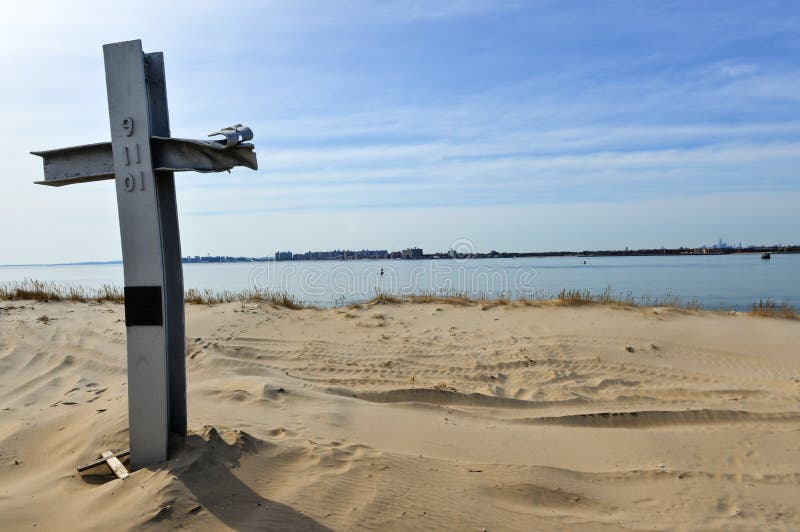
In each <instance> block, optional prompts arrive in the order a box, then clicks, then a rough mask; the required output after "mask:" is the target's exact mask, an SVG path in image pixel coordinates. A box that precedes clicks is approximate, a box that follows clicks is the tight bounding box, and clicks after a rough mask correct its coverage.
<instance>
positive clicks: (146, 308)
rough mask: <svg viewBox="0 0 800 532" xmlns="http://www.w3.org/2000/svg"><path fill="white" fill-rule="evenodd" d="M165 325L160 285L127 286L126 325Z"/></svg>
mask: <svg viewBox="0 0 800 532" xmlns="http://www.w3.org/2000/svg"><path fill="white" fill-rule="evenodd" d="M137 325H164V313H163V310H162V307H161V287H160V286H126V287H125V326H126V327H136V326H137Z"/></svg>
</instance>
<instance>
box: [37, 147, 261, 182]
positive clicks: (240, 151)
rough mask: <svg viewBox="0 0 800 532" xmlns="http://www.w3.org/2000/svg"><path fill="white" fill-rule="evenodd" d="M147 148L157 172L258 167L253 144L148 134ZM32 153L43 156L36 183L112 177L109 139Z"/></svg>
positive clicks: (99, 179)
mask: <svg viewBox="0 0 800 532" xmlns="http://www.w3.org/2000/svg"><path fill="white" fill-rule="evenodd" d="M150 149H151V151H152V157H153V167H154V170H155V171H156V172H162V171H163V172H223V171H226V170H230V169H232V168H234V167H236V166H244V167H247V168H251V169H253V170H257V169H258V161H257V160H256V154H255V152H254V151H253V145H252V144H244V143H240V144H238V145H236V146H234V147H230V148H229V147H226V145H225V143H224V142H221V141H213V140H212V141H207V140H192V139H176V138H166V137H151V139H150ZM31 153H32V154H33V155H38V156H39V157H41V158H42V159H44V161H43V162H44V181H35V183H36V184H38V185H49V186H54V187H60V186H64V185H73V184H76V183H88V182H90V181H102V180H104V179H114V158H113V155H112V151H111V143H110V142H100V143H97V144H86V145H84V146H75V147H72V148H61V149H57V150H47V151H34V152H31ZM131 156H132V157H133V156H135V155H134V154H131Z"/></svg>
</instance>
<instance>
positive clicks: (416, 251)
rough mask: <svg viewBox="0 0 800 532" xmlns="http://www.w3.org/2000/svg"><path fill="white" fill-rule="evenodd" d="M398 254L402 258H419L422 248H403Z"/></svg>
mask: <svg viewBox="0 0 800 532" xmlns="http://www.w3.org/2000/svg"><path fill="white" fill-rule="evenodd" d="M400 256H401V257H402V258H404V259H421V258H422V249H421V248H408V249H404V250H403V251H401V252H400Z"/></svg>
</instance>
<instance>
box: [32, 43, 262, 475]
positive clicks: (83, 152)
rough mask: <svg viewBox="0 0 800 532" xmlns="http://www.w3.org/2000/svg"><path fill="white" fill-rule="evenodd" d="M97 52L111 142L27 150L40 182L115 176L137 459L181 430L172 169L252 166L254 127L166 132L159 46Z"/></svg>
mask: <svg viewBox="0 0 800 532" xmlns="http://www.w3.org/2000/svg"><path fill="white" fill-rule="evenodd" d="M103 55H104V59H105V69H106V88H107V93H108V111H109V121H110V125H111V142H110V143H99V144H88V145H85V146H77V147H73V148H64V149H59V150H49V151H41V152H32V153H33V154H34V155H38V156H40V157H42V158H43V159H44V161H43V162H44V174H45V180H44V181H37V183H39V184H44V185H50V186H63V185H69V184H73V183H84V182H89V181H99V180H104V179H114V180H115V185H116V192H117V208H118V213H119V222H120V223H119V225H120V236H121V240H122V261H123V271H124V279H125V319H126V327H127V344H128V350H127V351H128V381H127V385H128V417H129V427H130V445H131V451H130V456H131V467H132V469H137V468H140V467H144V466H147V465H150V464H153V463H157V462H161V461H164V460H165V459H166V458H167V437H168V432H170V431H171V432H175V433H178V434H181V435H185V434H186V417H187V416H186V366H185V363H186V361H185V356H184V349H185V348H184V340H185V338H184V317H183V271H182V266H181V248H180V231H179V227H178V212H177V202H176V200H175V179H174V175H173V172H180V171H194V172H220V171H223V170H230V169H232V168H233V167H236V166H245V167H247V168H252V169H254V170H255V169H257V168H258V163H257V160H256V155H255V153H254V151H253V145H252V144H247V143H246V142H245V141H248V140H251V139H252V138H253V132H252V131H251V130H250V128H248V127H246V126H242V125H241V124H239V125H236V126H232V127H229V128H224V129H223V130H220V131H219V132H216V133H212V135H210V136H213V135H216V134H220V135H222V136H224V137H225V139H224V140H213V141H202V140H187V139H173V138H170V136H169V135H170V127H169V110H168V108H167V92H166V80H165V76H164V58H163V55H162V54H161V53H160V52H158V53H152V54H144V53H143V52H142V43H141V41H138V40H137V41H129V42H121V43H115V44H108V45H105V46H104V47H103ZM119 456H122V454H120V455H119ZM106 458H107V459H108V461H109V462H116V463H118V460H117V459H116V458H114V457H113V454H112V453H109V452H107V453H104V459H106ZM98 463H99V462H98ZM116 463H115V464H112V465H116ZM92 465H93V464H89V465H88V466H85V467H84V468H86V467H91V466H92ZM79 470H82V468H79Z"/></svg>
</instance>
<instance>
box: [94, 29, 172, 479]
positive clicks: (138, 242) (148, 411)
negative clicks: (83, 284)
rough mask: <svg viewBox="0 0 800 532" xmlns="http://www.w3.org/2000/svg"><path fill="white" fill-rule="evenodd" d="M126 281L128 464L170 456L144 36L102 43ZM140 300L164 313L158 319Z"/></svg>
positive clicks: (136, 465) (161, 283) (159, 231)
mask: <svg viewBox="0 0 800 532" xmlns="http://www.w3.org/2000/svg"><path fill="white" fill-rule="evenodd" d="M103 56H104V59H105V69H106V88H107V92H108V116H109V122H110V125H111V147H112V153H113V159H114V171H115V183H116V189H117V209H118V211H119V226H120V236H121V239H122V265H123V276H124V278H125V294H126V296H129V297H126V298H125V306H126V309H125V313H126V319H127V315H128V314H129V309H130V314H135V315H136V316H137V319H136V321H134V322H133V323H126V325H127V344H128V382H127V386H128V423H129V432H130V448H131V468H132V469H134V470H135V469H138V468H140V467H144V466H147V465H150V464H153V463H157V462H163V461H164V460H166V459H167V441H168V409H169V392H168V390H169V374H168V364H167V336H166V330H165V327H164V323H163V315H164V314H165V313H164V306H165V301H164V289H163V287H164V285H165V284H166V283H165V279H164V277H165V269H164V257H163V253H162V249H163V243H162V238H163V233H162V227H161V223H160V221H159V204H158V194H157V188H156V183H155V171H154V166H153V158H152V155H151V150H150V137H151V136H152V132H151V118H150V100H149V97H148V94H147V83H146V80H145V66H144V54H143V52H142V43H141V41H128V42H121V43H115V44H107V45H105V46H103ZM137 304H138V305H140V306H141V307H143V308H144V313H146V312H147V309H151V308H153V307H156V309H157V310H161V312H160V313H159V314H160V315H161V316H162V319H161V321H160V323H159V322H158V321H157V320H149V319H145V318H147V316H143V315H142V314H143V312H142V309H140V308H136V309H135V310H136V311H135V312H134V306H135V305H137ZM159 306H160V308H159Z"/></svg>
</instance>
